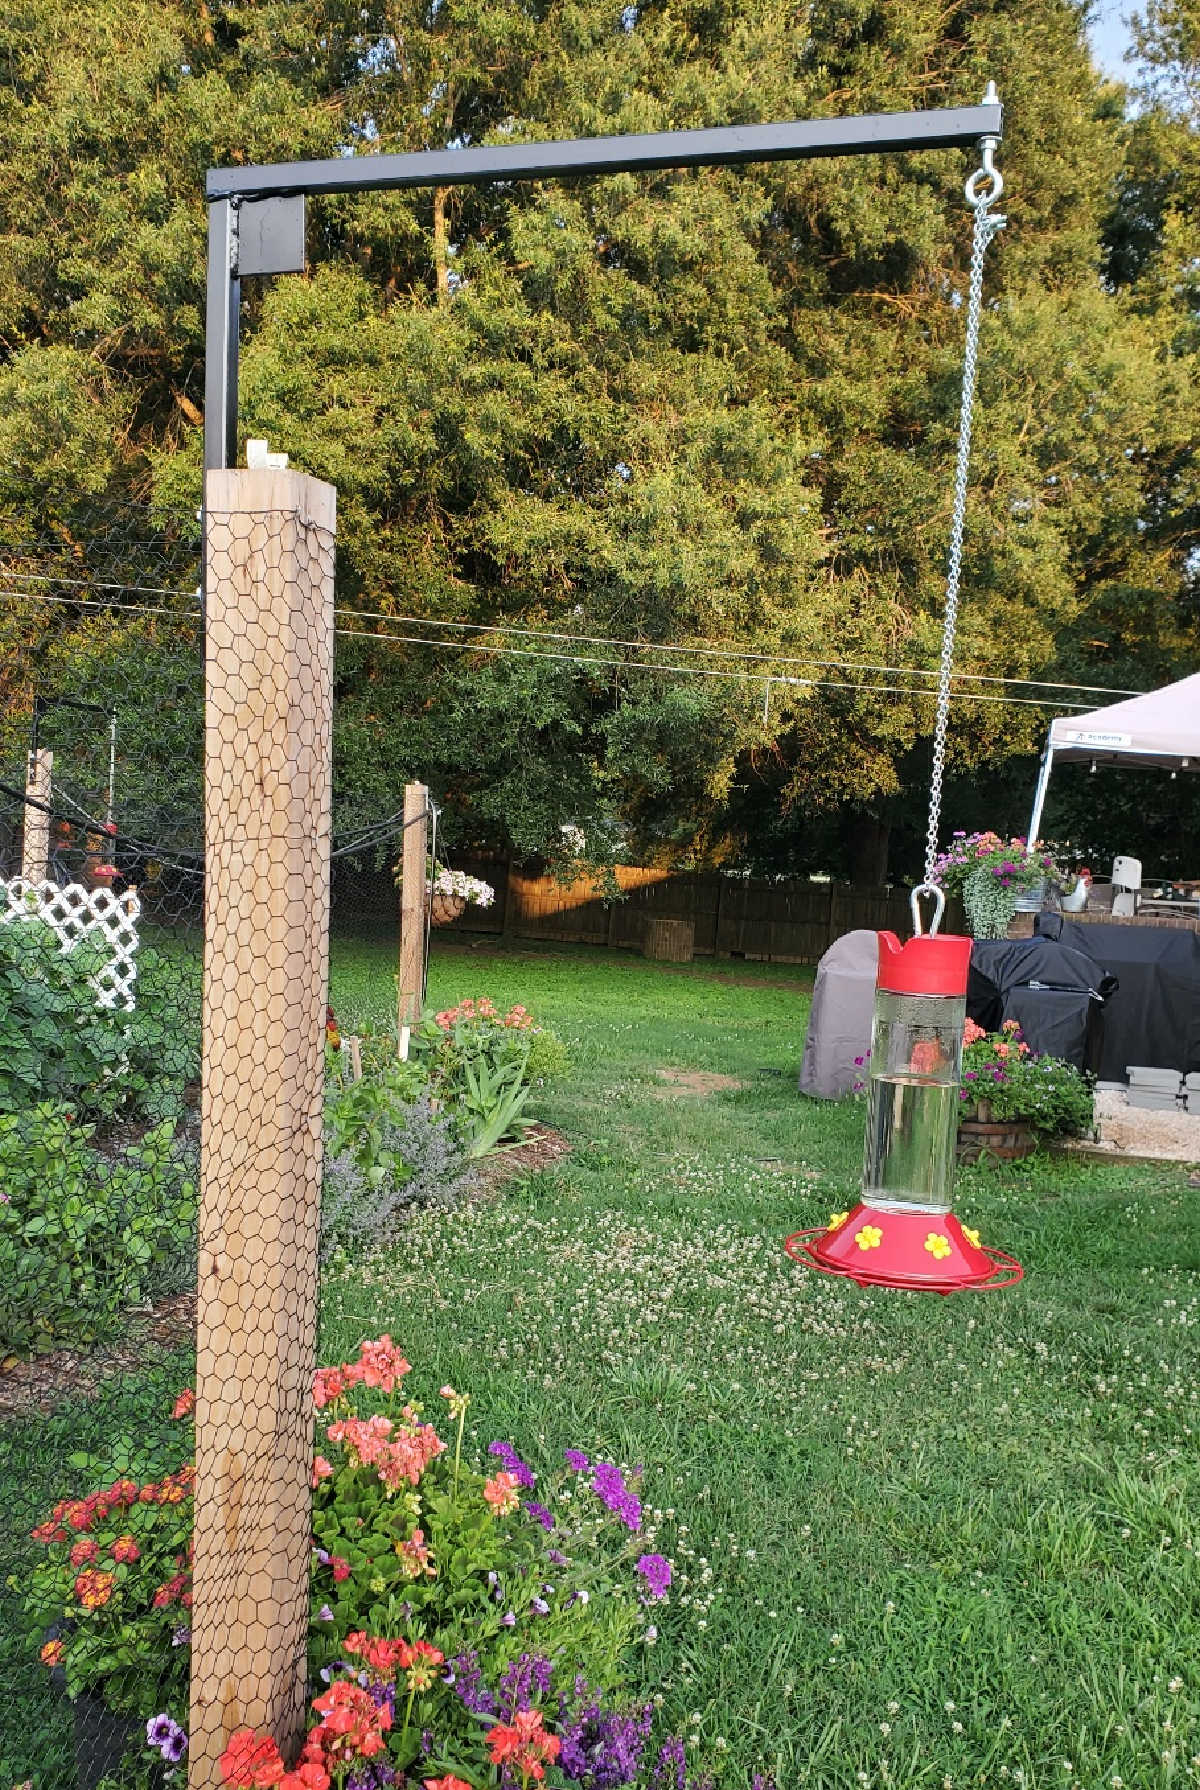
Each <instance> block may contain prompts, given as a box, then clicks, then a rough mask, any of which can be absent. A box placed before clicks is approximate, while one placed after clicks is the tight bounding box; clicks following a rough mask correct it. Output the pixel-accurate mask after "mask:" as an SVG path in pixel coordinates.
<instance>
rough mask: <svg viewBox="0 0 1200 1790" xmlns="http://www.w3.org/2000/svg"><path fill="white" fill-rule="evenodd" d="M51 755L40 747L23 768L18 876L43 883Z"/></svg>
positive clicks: (51, 785)
mask: <svg viewBox="0 0 1200 1790" xmlns="http://www.w3.org/2000/svg"><path fill="white" fill-rule="evenodd" d="M53 770H54V754H53V752H47V751H46V750H45V748H44V747H39V748H38V750H37V751H36V752H31V753H30V754H29V758H28V763H27V765H26V769H25V825H24V829H23V831H22V834H21V875H22V876H23V877H24V878H25V881H26V882H27V883H44V882H45V880H46V875H47V870H48V865H49V859H50V792H51V790H52V788H53V781H52V777H51V773H52V772H53Z"/></svg>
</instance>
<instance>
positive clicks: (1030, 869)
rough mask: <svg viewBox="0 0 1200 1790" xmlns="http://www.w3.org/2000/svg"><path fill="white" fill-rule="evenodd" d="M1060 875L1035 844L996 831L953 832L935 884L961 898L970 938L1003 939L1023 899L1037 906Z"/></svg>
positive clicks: (1049, 857) (936, 868)
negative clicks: (1005, 836) (1005, 838)
mask: <svg viewBox="0 0 1200 1790" xmlns="http://www.w3.org/2000/svg"><path fill="white" fill-rule="evenodd" d="M1059 874H1060V872H1059V870H1058V866H1057V865H1056V864H1055V862H1054V858H1053V856H1052V855H1051V854H1050V853H1049V852H1048V851H1044V850H1043V849H1042V847H1041V846H1039V845H1038V844H1037V843H1036V842H1033V841H1029V840H1025V839H1009V840H1007V841H1005V840H1003V839H1001V838H1000V836H999V835H998V834H996V833H969V834H968V833H956V834H955V835H954V838H953V840H952V841H951V844H950V849H949V850H948V851H945V852H943V853H942V855H941V857H940V858H938V860H937V862H936V864H935V865H934V870H933V881H934V882H935V883H937V884H938V885H939V886H940V887H941V888H943V889H944V890H945V891H946V893H947V894H948V895H950V894H953V895H959V896H961V898H962V904H963V908H964V910H965V912H966V916H967V925H968V926H969V928H970V930H971V936H972V938H977V939H1002V938H1005V937H1006V936H1007V933H1008V927H1009V923H1010V921H1011V920H1012V917H1013V915H1014V914H1015V913H1016V911H1017V907H1018V904H1019V903H1021V902H1022V901H1024V902H1027V903H1032V902H1034V898H1035V894H1036V895H1038V896H1039V899H1038V900H1037V902H1036V905H1037V906H1040V905H1041V902H1040V895H1041V893H1043V892H1044V891H1045V888H1046V885H1047V883H1048V882H1049V881H1050V880H1052V879H1054V878H1056V877H1058V876H1059Z"/></svg>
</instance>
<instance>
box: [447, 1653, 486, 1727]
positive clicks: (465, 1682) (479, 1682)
mask: <svg viewBox="0 0 1200 1790" xmlns="http://www.w3.org/2000/svg"><path fill="white" fill-rule="evenodd" d="M448 1663H449V1666H450V1671H449V1672H448V1673H447V1674H446V1678H445V1680H444V1682H446V1683H448V1684H451V1685H452V1686H453V1688H454V1693H455V1695H456V1696H457V1698H458V1700H459V1702H460V1703H461V1704H462V1706H463V1708H464V1709H467V1710H469V1711H470V1712H471V1714H472V1715H495V1714H496V1699H495V1697H494V1696H493V1695H492V1693H491V1691H490V1690H488V1688H487V1686H486V1685H485V1684H484V1682H483V1670H482V1667H481V1666H480V1664H479V1655H478V1654H477V1653H475V1652H474V1651H472V1652H470V1653H459V1654H456V1655H455V1657H454V1658H453V1659H452V1660H450V1661H449V1662H448Z"/></svg>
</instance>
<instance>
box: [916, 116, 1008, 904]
mask: <svg viewBox="0 0 1200 1790" xmlns="http://www.w3.org/2000/svg"><path fill="white" fill-rule="evenodd" d="M994 152H995V145H994V143H992V142H990V141H988V142H985V143H984V145H983V166H982V167H981V168H979V169H978V170H977V171H976V172H975V173H974V174H972V176H971V178H970V180H968V182H967V187H966V193H967V203H968V204H969V205H970V206H971V207H972V208H973V210H974V213H975V228H974V234H973V239H972V244H971V277H970V282H969V286H968V292H967V340H966V349H965V353H964V356H963V382H962V407H961V410H960V412H959V419H958V458H957V461H956V464H955V470H954V507H953V512H952V516H951V521H950V555H949V562H948V565H947V571H946V612H945V619H944V620H943V623H942V656H941V661H940V664H939V668H938V690H937V714H936V719H935V722H934V728H933V777H932V780H931V783H930V790H929V833H928V837H927V839H926V844H925V881H924V883H923V884H922V885H921V890H927V889H929V888H930V887H931V886H932V884H933V868H934V862H935V860H936V858H937V846H938V825H939V822H940V820H941V812H942V779H943V776H944V774H945V767H946V731H947V725H948V722H949V717H950V679H951V676H952V673H953V670H954V637H955V632H956V629H957V625H958V587H959V580H960V577H961V575H962V549H963V530H964V528H965V525H966V517H967V478H968V473H969V469H970V464H971V424H972V420H973V412H974V408H975V375H976V369H977V366H978V361H979V324H980V319H981V317H982V314H983V262H984V257H985V255H986V254H987V251H988V245H989V243H990V242H991V240H992V238H993V237H994V236H995V235H997V234H998V233H999V232H1000V231H1001V230H1003V228H1004V226H1005V223H1006V222H1007V219H1005V218H1004V217H1003V216H1001V214H1000V213H998V212H993V211H992V210H991V209H990V208H991V206H992V205H993V204H994V203H995V202H996V200H997V199H998V198H999V197H1000V194H1001V192H1002V190H1003V184H1004V183H1003V181H1002V180H1001V177H1000V173H999V170H998V169H997V168H996V167H995V166H994V164H993V155H994ZM921 890H917V891H914V893H920V892H921Z"/></svg>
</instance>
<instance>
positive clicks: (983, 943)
mask: <svg viewBox="0 0 1200 1790" xmlns="http://www.w3.org/2000/svg"><path fill="white" fill-rule="evenodd" d="M1047 918H1048V919H1051V920H1057V918H1058V916H1057V915H1054V916H1047ZM1080 930H1082V929H1080ZM1089 930H1091V929H1090V928H1089ZM1116 990H1117V980H1116V978H1115V977H1114V976H1112V975H1110V974H1109V973H1108V972H1107V970H1106V969H1105V968H1103V967H1102V966H1101V964H1100V963H1098V962H1097V961H1096V959H1095V957H1093V956H1092V955H1091V953H1090V952H1088V951H1085V950H1080V949H1079V948H1078V947H1076V946H1074V944H1067V943H1065V942H1061V941H1059V940H1058V939H1054V938H1043V937H1034V938H1031V939H976V941H975V943H974V944H973V945H972V947H971V974H970V979H969V981H968V983H967V1013H968V1015H969V1017H970V1018H971V1019H973V1020H974V1021H975V1023H976V1025H981V1026H982V1027H983V1028H984V1030H985V1031H987V1032H996V1031H999V1029H1000V1027H1001V1025H1002V1024H1003V1022H1004V1021H1005V1020H1006V1019H1015V1020H1016V1021H1017V1023H1018V1025H1019V1026H1020V1028H1021V1031H1022V1032H1023V1033H1024V1035H1025V1040H1026V1042H1027V1044H1028V1045H1029V1047H1030V1049H1031V1050H1034V1051H1036V1052H1037V1053H1038V1055H1039V1056H1051V1057H1062V1058H1063V1059H1064V1060H1065V1061H1066V1062H1068V1063H1074V1065H1075V1067H1076V1068H1077V1069H1091V1070H1093V1071H1095V1072H1098V1073H1103V1071H1102V1068H1101V1065H1102V1063H1103V1061H1104V1032H1105V1019H1106V1015H1105V1011H1104V1010H1105V1005H1106V1003H1107V1001H1108V1000H1109V999H1110V998H1111V997H1112V996H1113V995H1114V994H1115V993H1116Z"/></svg>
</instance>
